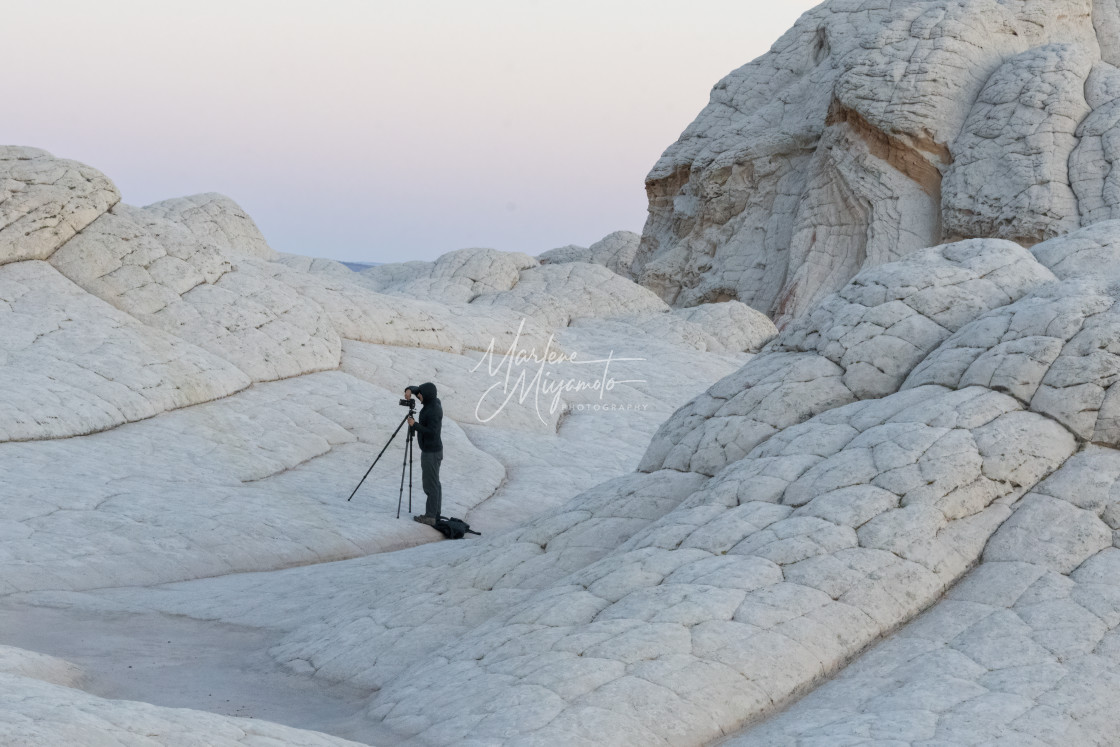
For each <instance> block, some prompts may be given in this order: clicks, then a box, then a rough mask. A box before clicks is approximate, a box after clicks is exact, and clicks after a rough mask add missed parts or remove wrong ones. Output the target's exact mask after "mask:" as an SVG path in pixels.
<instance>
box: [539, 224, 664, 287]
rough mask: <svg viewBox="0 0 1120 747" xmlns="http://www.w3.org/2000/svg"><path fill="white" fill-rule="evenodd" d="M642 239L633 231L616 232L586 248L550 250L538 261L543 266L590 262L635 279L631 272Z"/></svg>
mask: <svg viewBox="0 0 1120 747" xmlns="http://www.w3.org/2000/svg"><path fill="white" fill-rule="evenodd" d="M641 239H642V237H641V236H639V235H638V234H636V233H633V232H632V231H615V232H614V233H609V234H607V235H606V236H604V237H603V238H601V239H599V240H598V241H596V242H595V243H594V244H592V245H591V246H589V247H587V248H584V247H581V246H575V245H574V244H571V245H569V246H562V247H559V248H557V249H550V250H549V251H547V252H544V253H543V254H541V255H539V256H538V257H537V259H538V260H539V261H540V263H541V264H542V265H543V264H563V263H565V262H590V263H592V264H596V265H603V266H604V267H606V268H607V269H608V270H613V271H614V272H616V273H618V274H619V275H622V276H623V277H626V278H631V279H633V277H634V276H633V273H632V272H631V271H630V267H631V265H633V264H634V257H635V256H636V255H637V253H638V245H639V244H640V243H641Z"/></svg>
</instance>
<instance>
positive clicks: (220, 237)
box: [144, 192, 277, 259]
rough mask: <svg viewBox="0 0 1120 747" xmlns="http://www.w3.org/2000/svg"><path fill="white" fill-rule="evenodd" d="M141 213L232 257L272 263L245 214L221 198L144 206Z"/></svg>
mask: <svg viewBox="0 0 1120 747" xmlns="http://www.w3.org/2000/svg"><path fill="white" fill-rule="evenodd" d="M144 210H145V211H147V212H149V213H151V214H153V215H156V216H158V217H160V218H164V219H166V220H170V221H172V222H174V223H178V224H180V225H182V226H183V227H185V228H186V229H187V230H188V231H190V232H191V233H192V234H194V235H195V236H196V237H197V238H198V239H200V240H201V241H204V242H206V243H210V244H214V245H216V246H217V247H219V248H220V249H221V250H222V251H224V252H227V253H229V254H231V255H233V256H235V257H257V258H258V259H276V256H277V255H276V252H274V251H273V250H272V247H270V246H269V245H268V242H267V241H265V238H264V236H263V235H262V234H261V232H260V229H259V228H257V224H256V223H254V222H253V219H252V218H250V217H249V214H248V213H246V212H245V211H244V210H242V209H241V206H240V205H238V204H237V203H235V202H234V201H233V200H231V199H229V198H228V197H226V196H224V195H220V194H215V193H213V192H211V193H208V194H201V195H192V196H190V197H176V198H174V199H171V200H164V201H163V202H156V203H153V204H151V205H148V206H147V207H145V208H144Z"/></svg>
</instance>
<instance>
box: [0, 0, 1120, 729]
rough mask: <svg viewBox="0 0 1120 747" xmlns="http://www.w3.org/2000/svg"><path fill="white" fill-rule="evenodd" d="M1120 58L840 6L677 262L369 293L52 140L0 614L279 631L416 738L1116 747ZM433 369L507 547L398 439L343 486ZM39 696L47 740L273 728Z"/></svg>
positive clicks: (18, 339)
mask: <svg viewBox="0 0 1120 747" xmlns="http://www.w3.org/2000/svg"><path fill="white" fill-rule="evenodd" d="M1118 62H1120V6H1118V5H1117V3H1116V2H1114V1H1113V0H1097V1H1096V2H1093V1H1091V0H1059V1H1058V2H1053V1H1051V0H1047V1H1046V2H1043V1H1042V0H1016V1H1015V2H1007V1H1005V0H954V1H953V2H946V0H898V1H897V2H890V3H884V2H880V1H878V0H829V1H828V2H825V3H823V4H821V5H820V6H818V7H817V8H815V9H813V10H812V11H810V12H809V13H807V14H805V15H804V16H803V17H802V18H801V19H800V20H799V21H798V22H797V24H796V25H795V26H794V28H793V29H792V30H791V31H790V32H789V33H787V34H786V35H785V36H783V37H782V38H781V39H780V40H779V41H778V42H777V43H776V44H775V45H774V47H773V48H772V49H771V51H770V52H769V53H767V54H766V55H764V56H763V57H761V58H759V59H758V60H756V61H754V62H752V63H750V64H748V65H746V66H744V67H743V68H740V69H739V70H737V71H734V72H732V73H731V74H730V75H729V76H727V77H726V78H725V79H724V80H723V81H720V82H719V83H718V84H717V85H716V87H715V89H714V90H713V92H712V97H711V101H710V103H709V105H708V107H706V108H705V110H704V111H703V112H702V113H701V115H700V116H699V117H698V118H697V120H696V121H695V122H694V123H693V124H691V125H690V126H689V128H688V129H687V130H686V131H685V132H684V133H683V134H682V136H681V138H680V139H679V140H678V142H677V143H675V144H674V145H673V146H671V147H670V148H669V149H668V150H667V151H666V152H665V154H664V155H663V156H662V158H661V160H660V161H659V162H658V163H657V165H656V166H655V167H654V169H653V170H652V171H651V172H650V175H649V177H648V179H647V194H648V196H649V199H650V214H649V219H648V221H647V225H646V227H645V230H644V232H643V235H642V237H641V239H640V242H638V243H637V245H636V247H635V241H634V238H633V236H632V235H626V234H624V233H618V234H612V235H611V236H609V237H607V238H606V239H604V241H602V242H599V243H598V244H596V245H594V246H592V247H589V248H587V249H586V250H585V249H582V248H579V247H563V248H561V249H559V250H553V251H552V252H546V253H545V254H543V255H541V257H539V258H533V257H531V256H529V255H526V254H521V253H506V252H497V251H494V250H489V249H465V250H459V251H456V252H451V253H449V254H447V255H444V256H443V257H441V258H439V259H438V260H436V261H434V262H410V263H403V264H396V265H386V266H380V267H374V268H371V269H369V270H366V271H364V272H361V273H352V274H347V272H346V271H344V270H345V268H344V267H342V266H340V265H337V264H334V263H330V262H322V261H315V260H310V259H307V258H302V259H301V258H298V257H292V256H279V255H276V254H275V253H273V252H272V250H271V249H269V248H268V246H267V243H266V242H264V239H263V237H261V236H260V234H259V231H257V230H256V228H255V227H254V226H253V225H252V221H251V220H249V219H248V216H246V215H244V212H243V211H241V210H240V209H239V208H237V207H236V205H235V204H233V203H232V202H231V201H229V200H228V199H226V198H222V197H220V196H214V195H203V196H197V197H192V198H182V199H178V200H171V201H166V202H163V203H157V204H156V205H152V206H148V207H146V208H133V207H129V206H126V205H121V204H118V198H117V196H116V193H115V190H113V189H112V187H111V184H110V183H109V182H108V180H107V179H104V178H103V177H100V175H99V174H97V172H95V171H93V170H92V169H88V168H86V167H82V166H81V165H79V164H74V163H73V162H66V161H62V160H61V159H55V158H53V157H52V156H50V155H49V154H46V153H45V152H42V151H36V150H33V149H18V148H11V149H7V150H5V151H4V154H6V155H7V156H8V158H0V173H3V174H4V178H5V180H6V181H4V184H5V185H6V187H5V189H6V190H7V191H6V192H4V193H3V194H0V214H2V215H3V216H4V217H5V219H4V221H2V222H3V226H0V265H2V266H0V315H4V314H7V315H8V317H9V318H10V320H11V323H10V324H6V325H2V327H3V330H4V331H3V332H0V366H2V367H3V370H4V373H5V375H6V379H5V381H6V382H7V380H8V379H9V378H10V379H11V380H12V381H15V382H17V383H16V384H15V385H13V386H9V387H8V389H7V391H6V393H5V394H0V415H8V414H10V413H14V416H12V417H8V418H7V419H6V420H3V421H0V433H3V434H5V435H6V439H5V440H4V442H3V443H0V485H2V486H3V490H2V491H0V502H2V503H3V508H4V511H3V514H2V517H0V539H2V540H3V542H2V543H0V594H2V595H4V596H7V597H11V598H13V599H15V598H18V599H19V600H20V602H21V603H24V604H44V605H46V604H49V605H53V606H55V607H56V608H57V609H59V610H67V609H76V610H83V609H98V610H102V611H109V612H120V613H128V612H134V611H139V610H144V611H147V612H149V613H151V612H153V611H156V612H162V613H168V614H178V615H188V616H192V617H195V618H198V619H200V620H207V621H213V622H219V623H223V622H224V623H235V624H239V625H246V626H251V627H256V628H262V629H267V630H268V631H270V634H271V635H273V636H274V638H273V640H274V641H275V645H274V646H272V648H271V649H270V655H271V656H272V657H273V659H274V660H275V661H276V662H277V663H278V664H280V665H282V666H283V667H285V668H286V669H287V670H288V671H289V672H291V673H293V675H295V676H306V677H309V678H312V681H315V679H317V680H319V681H320V682H322V683H323V684H327V683H345V684H349V685H353V686H356V687H360V688H363V689H364V690H365V692H366V693H369V695H368V697H367V698H366V699H365V700H364V701H363V705H362V708H361V711H360V713H359V714H358V715H357V716H356V718H355V722H361V723H366V724H368V723H371V722H376V723H377V724H378V725H379V727H380V728H383V729H386V730H389V731H391V732H392V733H393V734H394V738H395V739H399V740H400V741H404V742H407V743H411V744H429V745H450V744H455V745H478V746H479V747H481V746H482V745H498V744H502V745H507V744H508V745H518V746H521V745H552V744H603V743H609V744H620V745H625V744H636V745H637V744H640V745H698V744H707V743H711V742H712V741H713V740H718V739H722V738H727V737H730V738H731V740H732V742H733V743H736V744H781V745H815V744H822V745H823V744H828V745H832V744H854V743H880V744H884V745H886V744H891V745H898V744H904V745H923V746H924V745H932V744H945V743H951V744H1007V745H1012V744H1014V745H1019V744H1027V745H1035V744H1110V743H1112V742H1113V741H1115V726H1114V719H1115V711H1116V708H1117V705H1118V702H1117V698H1116V692H1117V691H1118V687H1117V685H1118V683H1120V657H1118V656H1117V652H1118V651H1120V647H1118V646H1117V645H1116V638H1117V630H1118V629H1120V612H1118V610H1120V601H1118V600H1120V594H1118V592H1117V589H1116V583H1115V577H1116V573H1117V569H1118V567H1120V565H1118V562H1120V561H1118V560H1117V557H1116V553H1117V550H1116V547H1117V546H1118V544H1120V540H1118V539H1117V535H1116V532H1117V531H1120V509H1118V508H1117V504H1116V499H1117V496H1118V495H1120V492H1118V491H1117V488H1116V484H1117V480H1118V479H1120V458H1118V457H1117V454H1120V388H1118V387H1120V347H1118V344H1117V339H1118V338H1120V311H1117V309H1118V308H1120V307H1118V304H1120V221H1116V220H1114V218H1115V217H1116V213H1115V211H1116V209H1117V207H1118V206H1120V197H1118V195H1120V190H1118V189H1117V188H1116V184H1114V182H1115V181H1116V178H1115V176H1114V174H1113V173H1112V170H1113V169H1112V164H1113V162H1114V161H1115V160H1116V153H1115V151H1116V148H1117V143H1120V138H1118V137H1117V134H1116V122H1117V121H1118V118H1117V115H1116V101H1117V100H1120V73H1117V68H1116V67H1114V65H1116V64H1117V63H1118ZM44 260H46V261H44ZM631 277H635V278H637V279H638V281H639V282H638V283H635V282H633V281H632V280H631V279H630V278H631ZM5 289H6V290H5ZM5 304H6V306H5ZM763 314H764V315H766V317H768V318H769V319H770V320H772V321H767V320H766V319H763V318H762V317H761V315H763ZM428 379H431V380H435V381H437V383H440V382H442V388H443V391H444V393H445V395H446V405H445V407H446V413H447V416H448V417H447V420H446V425H445V431H444V440H445V443H446V445H447V457H446V461H445V465H444V475H445V477H444V482H445V487H446V490H445V506H446V507H447V509H448V510H449V512H454V513H456V514H457V515H463V516H466V517H468V519H469V520H470V521H471V522H472V523H473V524H475V526H476V528H478V529H481V530H482V531H483V535H482V536H481V537H474V538H472V539H470V540H467V541H464V542H458V543H433V542H430V540H431V539H434V537H433V531H432V530H430V529H428V528H426V527H423V526H421V525H418V524H416V523H414V522H409V521H400V522H398V521H397V520H396V519H395V512H396V507H395V506H394V505H393V501H394V498H396V499H397V500H401V501H402V502H403V500H404V495H405V493H404V490H405V486H406V480H407V479H408V478H409V462H408V459H407V456H406V455H407V452H405V455H402V452H401V450H400V447H399V446H398V447H397V448H395V449H392V450H390V451H389V452H388V453H389V454H390V457H389V462H390V464H389V465H388V466H386V465H382V466H381V467H379V468H377V469H374V470H372V471H371V473H370V478H369V481H368V482H367V483H366V484H365V486H364V487H363V491H362V492H359V493H358V496H357V497H356V498H355V501H356V502H353V503H351V502H347V501H345V499H344V497H345V495H347V494H349V491H350V490H351V489H352V486H353V484H354V483H355V478H356V477H357V476H358V475H359V474H360V473H362V472H363V471H364V470H365V469H367V467H368V465H369V464H370V461H371V459H372V457H373V456H374V454H375V453H376V450H377V449H380V448H381V447H382V446H384V445H385V439H386V438H388V434H389V432H391V430H392V429H393V428H395V427H398V426H400V425H401V423H402V420H403V418H404V414H403V412H402V411H401V408H399V407H397V406H396V405H395V404H394V403H395V400H396V398H397V397H398V396H399V391H400V388H401V387H402V386H403V384H406V383H415V382H416V381H419V380H428ZM492 396H493V397H496V400H494V401H491V400H490V399H488V397H492ZM497 405H500V406H497ZM484 411H485V412H487V413H488V414H490V415H493V417H487V418H484V417H480V413H482V412H484ZM5 428H6V429H7V430H3V429H5ZM94 431H98V432H94ZM83 434H84V435H83ZM55 436H76V437H74V438H55ZM399 443H400V442H399V441H398V444H399ZM389 445H392V444H391V443H390V444H389ZM394 452H395V456H392V454H393V453H394ZM635 468H636V469H635ZM390 551H391V552H390ZM3 644H4V640H3V638H2V636H0V645H3ZM0 669H3V670H4V672H5V674H2V675H0V677H3V678H7V679H5V680H4V683H0V684H2V685H3V686H0V691H3V692H4V693H7V694H8V697H6V698H0V729H3V728H10V729H13V730H18V729H23V730H24V731H12V732H11V733H14V734H17V735H18V736H20V737H21V738H26V739H32V738H34V737H35V735H46V736H43V737H41V738H43V739H47V740H50V739H54V740H56V741H57V740H58V739H63V740H67V739H68V740H70V741H75V740H76V739H79V737H76V736H74V735H80V737H85V741H93V739H92V738H91V735H92V736H93V737H96V738H101V737H105V739H106V740H108V739H118V740H119V741H127V740H128V739H132V740H134V741H138V742H139V743H142V741H141V740H142V739H143V738H145V736H146V735H147V734H149V733H150V732H149V731H148V730H147V728H148V727H149V725H150V724H157V725H158V728H159V729H164V730H166V733H168V734H172V735H175V734H178V733H179V732H178V731H176V730H177V729H180V728H181V729H182V730H183V733H191V734H203V735H204V737H202V738H204V739H206V740H207V741H208V742H212V743H220V742H221V741H222V740H223V739H224V740H227V741H229V742H230V743H237V742H251V741H252V740H254V739H257V736H258V735H257V734H255V733H251V732H247V731H246V730H245V729H244V728H242V727H241V726H240V725H236V724H232V723H231V722H228V721H226V720H215V718H216V717H215V718H211V717H209V716H207V715H205V714H197V713H193V714H192V713H190V712H178V713H176V714H174V715H167V714H164V713H156V712H154V711H151V712H149V711H144V709H143V708H139V709H138V708H137V707H134V706H132V705H130V704H123V703H112V702H108V701H101V700H97V699H94V698H92V696H87V695H84V694H82V693H80V692H77V691H76V690H73V689H72V688H67V687H59V684H61V685H79V686H80V685H81V684H82V680H81V678H80V676H78V674H77V673H76V672H74V671H73V670H71V669H70V668H68V667H67V666H66V665H65V663H64V662H59V661H57V660H55V659H44V658H40V657H36V656H33V655H30V654H25V653H23V652H20V651H14V650H12V649H10V648H9V649H4V650H0ZM36 678H38V681H37V680H36ZM45 680H51V681H54V682H56V683H58V684H49V683H47V682H45ZM142 711H143V713H141V712H142ZM91 713H95V714H97V718H95V719H94V718H91V717H90V714H91ZM102 714H104V716H103V717H102ZM28 724H32V725H33V727H34V728H38V729H40V731H37V732H33V731H30V729H31V728H33V727H29V726H27V725H28ZM263 728H268V727H263ZM44 729H45V731H44ZM188 729H193V731H190V732H188V731H187V730H188ZM230 730H235V731H230ZM236 730H239V731H236ZM59 735H61V736H59ZM268 736H269V737H271V738H273V739H276V740H280V741H283V740H290V741H292V742H295V743H299V742H298V740H300V739H304V740H308V743H313V742H312V741H310V740H313V739H319V736H318V735H310V736H308V735H303V734H294V733H292V734H289V733H284V734H279V732H276V733H273V732H269V735H268ZM261 739H263V736H262V737H261ZM322 739H324V740H325V739H326V737H323V738H322ZM258 741H259V740H258Z"/></svg>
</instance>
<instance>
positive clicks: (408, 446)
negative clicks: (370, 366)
mask: <svg viewBox="0 0 1120 747" xmlns="http://www.w3.org/2000/svg"><path fill="white" fill-rule="evenodd" d="M397 404H399V405H400V406H401V407H407V408H408V412H407V413H405V416H404V418H403V419H402V420H401V422H400V425H398V426H397V429H396V430H395V431H393V435H391V436H389V440H388V441H386V442H385V446H383V447H382V448H381V451H380V452H379V453H378V454H377V456H376V457H375V458H374V460H373V464H371V465H370V466H369V469H367V470H366V473H365V474H364V475H362V479H361V482H359V483H358V486H357V487H356V488H354V490H353V492H352V493H350V497H349V498H347V499H346V500H347V501H348V502H349V501H350V500H351V499H353V498H354V496H355V495H356V494H357V492H358V488H360V487H362V483H364V482H365V481H366V478H367V477H369V473H370V472H372V471H373V468H374V466H376V464H377V462H378V461H379V460H380V459H381V455H382V454H384V453H385V450H386V449H388V448H389V444H391V443H393V439H394V438H396V437H397V433H399V432H400V430H401V428H403V427H404V424H405V423H407V422H408V419H409V418H411V417H414V416H415V415H416V399H415V398H413V397H409V398H408V399H400V400H397ZM398 412H400V411H399V410H398ZM407 434H408V435H407V437H406V438H405V442H404V460H403V461H402V462H401V490H400V493H399V494H398V495H397V518H398V519H399V518H401V501H402V500H403V499H404V473H405V471H406V470H407V471H408V511H409V513H411V512H412V444H413V443H414V439H415V435H414V431H413V428H412V426H411V425H409V426H408V431H407Z"/></svg>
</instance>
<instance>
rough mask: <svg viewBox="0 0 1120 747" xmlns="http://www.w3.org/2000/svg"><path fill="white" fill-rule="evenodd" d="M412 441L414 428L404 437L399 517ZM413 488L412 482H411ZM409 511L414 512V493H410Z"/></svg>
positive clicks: (398, 496)
mask: <svg viewBox="0 0 1120 747" xmlns="http://www.w3.org/2000/svg"><path fill="white" fill-rule="evenodd" d="M411 443H412V428H411V427H410V428H409V429H408V436H407V437H405V439H404V459H403V460H402V461H401V490H400V492H399V493H398V494H397V518H398V519H399V518H401V501H402V500H404V468H405V467H407V466H408V447H409V445H410V444H411ZM409 487H410V488H411V483H410V484H409ZM408 512H409V513H412V493H411V491H410V492H409V495H408Z"/></svg>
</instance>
